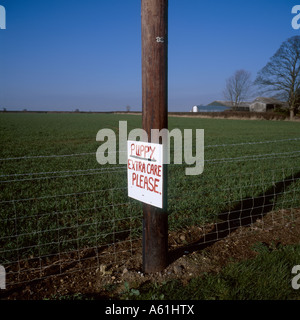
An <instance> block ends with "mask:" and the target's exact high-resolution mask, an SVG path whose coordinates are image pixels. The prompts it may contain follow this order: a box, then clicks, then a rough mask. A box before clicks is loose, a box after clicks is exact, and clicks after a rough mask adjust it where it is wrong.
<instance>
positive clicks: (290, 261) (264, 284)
mask: <svg viewBox="0 0 300 320" xmlns="http://www.w3.org/2000/svg"><path fill="white" fill-rule="evenodd" d="M253 249H254V250H255V251H258V255H257V256H256V258H254V259H251V260H245V261H242V262H236V263H231V264H229V265H228V266H226V267H225V268H224V269H223V270H221V271H220V272H219V273H205V274H203V276H201V277H197V278H194V279H192V280H191V281H190V282H189V283H188V284H187V285H185V286H184V285H183V284H182V283H181V281H180V280H172V281H169V282H166V283H164V284H162V285H159V284H157V283H155V284H152V283H146V284H144V285H143V286H140V287H139V288H138V290H137V289H134V288H131V289H130V288H128V284H127V288H126V291H125V292H124V293H123V295H121V297H120V298H121V299H130V300H294V299H297V300H299V299H300V292H299V290H295V289H293V288H292V285H291V280H292V278H293V277H294V276H295V275H293V274H292V273H291V270H292V268H293V266H294V265H297V264H299V261H300V245H287V246H280V247H279V248H275V249H273V250H270V248H267V247H265V246H264V245H263V244H262V243H258V244H257V246H256V248H253Z"/></svg>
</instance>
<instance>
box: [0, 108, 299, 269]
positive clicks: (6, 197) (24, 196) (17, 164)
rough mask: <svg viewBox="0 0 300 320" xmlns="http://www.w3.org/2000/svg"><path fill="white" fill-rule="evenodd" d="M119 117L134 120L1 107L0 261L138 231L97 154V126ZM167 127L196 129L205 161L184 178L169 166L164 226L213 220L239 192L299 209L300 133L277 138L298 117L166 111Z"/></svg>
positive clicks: (117, 180) (231, 206) (134, 119)
mask: <svg viewBox="0 0 300 320" xmlns="http://www.w3.org/2000/svg"><path fill="white" fill-rule="evenodd" d="M120 120H123V121H124V120H126V121H128V131H130V130H131V129H134V128H139V127H141V117H140V116H133V115H114V114H76V113H74V114H26V113H15V114H13V113H6V114H5V113H1V114H0V138H1V150H0V158H1V159H7V158H10V159H11V160H5V161H4V160H1V161H0V166H1V171H0V175H1V182H0V188H1V194H0V202H1V206H0V221H1V224H0V248H1V249H0V263H2V264H9V263H11V262H16V261H19V260H20V259H28V258H30V257H47V256H48V257H51V256H57V255H59V254H61V253H64V252H72V251H76V250H80V249H83V248H91V247H92V248H96V247H99V246H101V245H105V244H111V243H115V242H118V241H121V240H124V239H131V240H134V239H139V238H140V237H141V230H142V223H141V217H142V207H141V204H140V203H138V202H137V201H135V200H131V199H128V197H127V189H126V185H127V176H126V167H125V166H124V165H123V166H120V165H105V166H100V165H99V164H98V163H97V161H96V157H95V153H96V150H97V148H98V147H99V145H100V143H99V142H97V141H96V134H97V132H98V130H100V129H103V128H111V129H113V130H115V131H116V132H117V131H118V126H119V121H120ZM173 128H180V129H181V130H183V129H193V130H195V129H197V128H199V129H204V132H205V168H204V173H203V174H202V175H200V176H185V174H184V169H185V165H172V164H171V165H170V166H169V169H168V181H169V189H168V199H169V228H170V230H178V229H181V228H183V227H185V226H189V225H201V224H203V223H208V222H214V221H218V220H219V219H221V218H222V216H223V215H222V214H224V215H225V214H227V213H228V212H232V211H234V210H237V208H238V210H240V209H239V206H240V204H241V203H243V204H244V205H245V204H247V205H249V203H247V199H248V200H249V199H250V200H251V201H252V205H253V203H256V204H257V205H261V204H262V203H263V201H261V199H263V198H265V193H266V192H267V190H270V188H271V191H270V192H271V193H270V194H272V192H273V193H274V192H276V196H273V197H269V198H268V201H269V202H270V204H269V208H272V209H275V210H276V209H282V208H296V207H299V206H300V199H299V197H298V196H297V195H298V194H299V191H300V180H299V179H298V178H297V177H298V176H297V175H298V174H299V172H300V165H299V153H293V152H295V151H300V148H299V141H300V140H290V141H282V140H286V139H293V138H300V134H299V132H300V131H299V128H300V124H299V123H297V122H287V121H263V120H256V121H255V120H228V119H199V118H197V119H196V118H175V117H170V118H169V129H170V130H171V129H173ZM268 141H277V142H268ZM256 142H260V143H256ZM216 145H217V146H216ZM171 151H172V150H171ZM72 154H78V155H76V156H75V155H74V156H66V155H72ZM79 154H80V155H79ZM274 154H276V155H274ZM52 155H61V157H51V156H52ZM36 156H38V157H36ZM39 156H42V157H39ZM49 156H50V157H49ZM22 157H26V158H22ZM12 158H18V159H12ZM280 182H282V183H281V184H280ZM272 188H273V189H272ZM245 199H246V202H245ZM251 201H250V203H251ZM248 202H249V201H248Z"/></svg>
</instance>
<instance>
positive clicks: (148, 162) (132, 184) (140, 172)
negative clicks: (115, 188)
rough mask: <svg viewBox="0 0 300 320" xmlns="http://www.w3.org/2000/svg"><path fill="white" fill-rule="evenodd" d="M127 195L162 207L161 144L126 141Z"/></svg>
mask: <svg viewBox="0 0 300 320" xmlns="http://www.w3.org/2000/svg"><path fill="white" fill-rule="evenodd" d="M127 175H128V196H129V197H130V198H134V199H136V200H139V201H142V202H145V203H147V204H150V205H152V206H154V207H158V208H162V207H163V146H162V145H161V144H157V143H147V142H141V141H127Z"/></svg>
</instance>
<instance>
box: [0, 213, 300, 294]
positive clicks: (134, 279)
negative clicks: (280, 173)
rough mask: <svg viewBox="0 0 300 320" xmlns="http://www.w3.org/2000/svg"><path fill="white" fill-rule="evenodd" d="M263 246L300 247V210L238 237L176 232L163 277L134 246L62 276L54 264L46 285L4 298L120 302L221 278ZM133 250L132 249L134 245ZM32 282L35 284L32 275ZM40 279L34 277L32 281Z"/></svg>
mask: <svg viewBox="0 0 300 320" xmlns="http://www.w3.org/2000/svg"><path fill="white" fill-rule="evenodd" d="M257 242H262V243H264V244H266V245H268V246H274V245H275V246H277V245H278V244H281V245H287V244H298V243H300V210H299V209H293V210H280V211H277V212H269V213H268V214H267V215H266V216H264V217H263V218H261V219H257V220H256V221H255V222H254V223H253V224H251V225H249V226H240V227H238V228H235V229H234V231H233V232H228V231H227V232H226V233H222V232H220V230H218V226H217V225H213V224H212V225H208V226H206V227H205V230H204V228H202V227H196V226H194V227H190V228H187V229H185V230H181V231H180V232H171V233H170V234H169V253H170V264H169V265H168V267H167V268H166V269H165V270H164V271H163V272H158V273H155V274H144V273H143V271H142V251H141V243H140V242H137V243H136V249H134V248H132V250H128V245H129V242H128V243H126V242H125V243H120V244H119V245H118V251H120V252H119V253H118V255H117V256H116V255H114V254H113V250H116V247H114V248H110V249H107V251H106V253H108V254H107V255H105V256H102V255H101V261H99V260H98V258H97V257H96V256H95V254H94V253H93V252H92V251H90V250H86V251H84V250H83V252H82V253H81V255H82V258H83V259H82V260H81V261H79V262H75V263H74V262H73V263H69V262H68V263H66V264H65V269H64V270H62V269H61V266H62V265H63V263H62V262H60V273H63V274H61V275H55V273H58V269H57V262H53V263H52V265H50V266H49V270H50V271H51V272H52V273H54V275H53V276H49V274H48V275H47V276H46V277H45V278H44V279H40V280H34V281H29V282H26V283H23V284H22V283H21V284H18V285H14V286H8V288H7V290H1V292H0V298H1V299H5V300H11V299H17V300H39V299H53V300H57V299H60V298H62V297H63V298H67V297H69V296H74V295H75V296H76V294H81V295H83V296H84V297H85V298H93V299H109V298H114V299H118V297H119V294H120V293H121V292H122V291H124V289H125V288H124V283H125V282H128V284H129V286H130V287H138V286H139V285H140V284H142V283H144V282H149V281H151V282H157V283H160V282H163V281H168V280H171V279H180V280H181V281H182V282H183V284H185V283H187V282H188V281H189V280H190V279H192V278H195V277H197V276H201V275H203V273H204V272H206V273H209V272H219V271H220V270H221V269H222V268H223V267H224V266H226V265H227V264H228V263H231V262H235V261H241V260H245V259H251V258H254V257H255V255H256V254H257V253H256V252H255V251H254V250H253V245H254V244H255V243H257ZM130 245H131V246H132V243H131V242H130ZM109 250H111V251H112V252H109ZM122 251H124V254H122ZM128 251H130V256H129V254H128ZM109 253H111V254H109ZM115 257H116V258H117V260H115ZM69 258H70V257H69ZM67 260H68V261H70V259H66V261H67ZM118 261H119V262H118ZM299 264H300V261H299ZM51 272H50V273H51ZM27 276H28V280H30V277H31V276H30V274H29V275H27ZM35 276H36V275H34V274H32V278H34V277H35Z"/></svg>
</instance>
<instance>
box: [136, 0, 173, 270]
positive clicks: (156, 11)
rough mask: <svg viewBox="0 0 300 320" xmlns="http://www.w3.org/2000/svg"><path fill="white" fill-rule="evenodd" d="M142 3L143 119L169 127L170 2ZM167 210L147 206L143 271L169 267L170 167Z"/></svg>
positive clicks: (150, 126) (152, 0)
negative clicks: (168, 206)
mask: <svg viewBox="0 0 300 320" xmlns="http://www.w3.org/2000/svg"><path fill="white" fill-rule="evenodd" d="M141 1H142V7H141V8H142V105H143V111H142V117H143V129H144V130H145V131H146V132H147V134H148V139H149V141H148V142H151V129H159V130H161V129H164V128H166V129H167V128H168V0H141ZM163 194H164V201H163V202H164V206H163V209H159V208H155V207H153V206H151V205H148V204H145V203H144V204H143V268H144V272H145V273H153V272H159V271H162V270H163V269H165V268H166V266H167V264H168V215H167V165H164V177H163Z"/></svg>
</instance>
